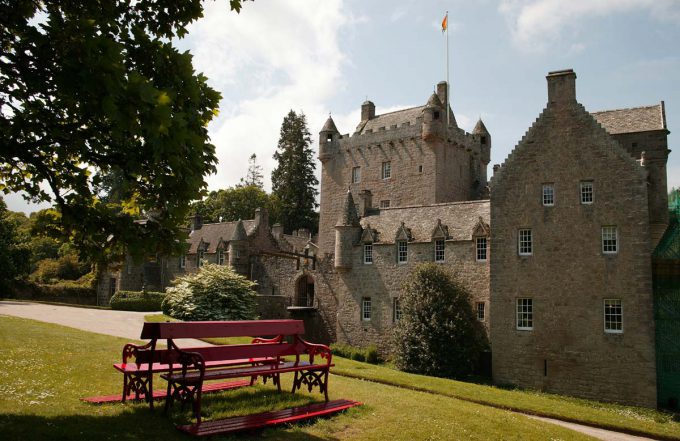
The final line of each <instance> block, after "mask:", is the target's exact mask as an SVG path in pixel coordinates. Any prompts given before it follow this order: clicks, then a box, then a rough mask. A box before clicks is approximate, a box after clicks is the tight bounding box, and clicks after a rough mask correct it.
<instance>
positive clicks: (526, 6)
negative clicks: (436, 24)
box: [498, 0, 680, 51]
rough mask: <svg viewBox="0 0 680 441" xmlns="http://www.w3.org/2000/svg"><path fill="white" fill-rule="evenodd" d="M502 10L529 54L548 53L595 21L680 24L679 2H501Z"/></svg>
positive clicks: (675, 0)
mask: <svg viewBox="0 0 680 441" xmlns="http://www.w3.org/2000/svg"><path fill="white" fill-rule="evenodd" d="M498 9H499V11H500V12H501V14H502V15H504V16H505V18H506V20H507V21H508V25H509V26H510V30H511V32H512V36H513V39H514V41H515V43H516V44H517V45H518V46H519V47H520V48H521V49H524V50H527V51H542V50H545V49H546V48H547V47H548V46H549V45H550V44H551V43H553V42H555V41H556V40H557V39H558V38H559V37H560V36H561V35H562V34H563V33H564V31H565V30H572V31H577V30H578V29H579V27H580V25H582V24H583V23H584V22H585V21H587V20H588V19H590V18H594V17H603V16H609V15H613V14H621V13H629V12H646V13H648V14H649V15H650V16H652V17H653V18H655V19H657V20H661V21H673V22H677V23H680V2H678V1H677V0H569V1H564V0H501V1H500V5H499V8H498Z"/></svg>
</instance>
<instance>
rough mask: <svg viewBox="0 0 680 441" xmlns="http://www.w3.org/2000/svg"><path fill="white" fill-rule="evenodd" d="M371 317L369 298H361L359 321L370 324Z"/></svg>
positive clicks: (371, 310) (371, 307)
mask: <svg viewBox="0 0 680 441" xmlns="http://www.w3.org/2000/svg"><path fill="white" fill-rule="evenodd" d="M372 316H373V304H372V301H371V298H370V297H362V298H361V321H362V322H370V321H371V318H372Z"/></svg>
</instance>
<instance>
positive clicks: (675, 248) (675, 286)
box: [653, 191, 680, 408]
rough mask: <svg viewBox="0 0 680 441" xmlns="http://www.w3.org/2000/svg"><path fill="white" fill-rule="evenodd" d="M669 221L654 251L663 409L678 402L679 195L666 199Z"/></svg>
mask: <svg viewBox="0 0 680 441" xmlns="http://www.w3.org/2000/svg"><path fill="white" fill-rule="evenodd" d="M669 205H670V206H669V208H670V222H669V226H668V229H667V230H666V233H665V234H664V236H663V238H662V239H661V242H659V245H658V246H657V247H656V249H655V250H654V257H653V264H654V265H653V268H654V321H655V326H656V363H657V372H656V373H657V395H658V400H659V404H660V405H661V406H663V407H671V408H677V407H678V402H679V401H680V194H679V192H677V191H676V192H674V194H672V195H671V197H669Z"/></svg>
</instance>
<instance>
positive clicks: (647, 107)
mask: <svg viewBox="0 0 680 441" xmlns="http://www.w3.org/2000/svg"><path fill="white" fill-rule="evenodd" d="M652 107H661V103H658V104H650V105H648V106H635V107H621V108H619V109H607V110H596V111H593V112H590V111H589V112H588V113H590V114H591V115H594V114H596V113H606V112H622V111H624V110H637V109H651V108H652Z"/></svg>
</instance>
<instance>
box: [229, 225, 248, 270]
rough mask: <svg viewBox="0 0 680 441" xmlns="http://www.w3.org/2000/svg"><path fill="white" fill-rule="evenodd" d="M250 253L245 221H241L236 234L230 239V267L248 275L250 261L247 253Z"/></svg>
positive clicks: (236, 228) (235, 230)
mask: <svg viewBox="0 0 680 441" xmlns="http://www.w3.org/2000/svg"><path fill="white" fill-rule="evenodd" d="M247 251H248V235H247V234H246V229H245V227H244V226H243V221H242V220H240V219H239V221H238V223H237V224H236V227H234V232H233V233H232V235H231V239H229V266H230V267H231V268H233V269H234V271H236V272H238V273H241V274H246V273H247V272H248V259H247V258H246V252H247Z"/></svg>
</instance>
